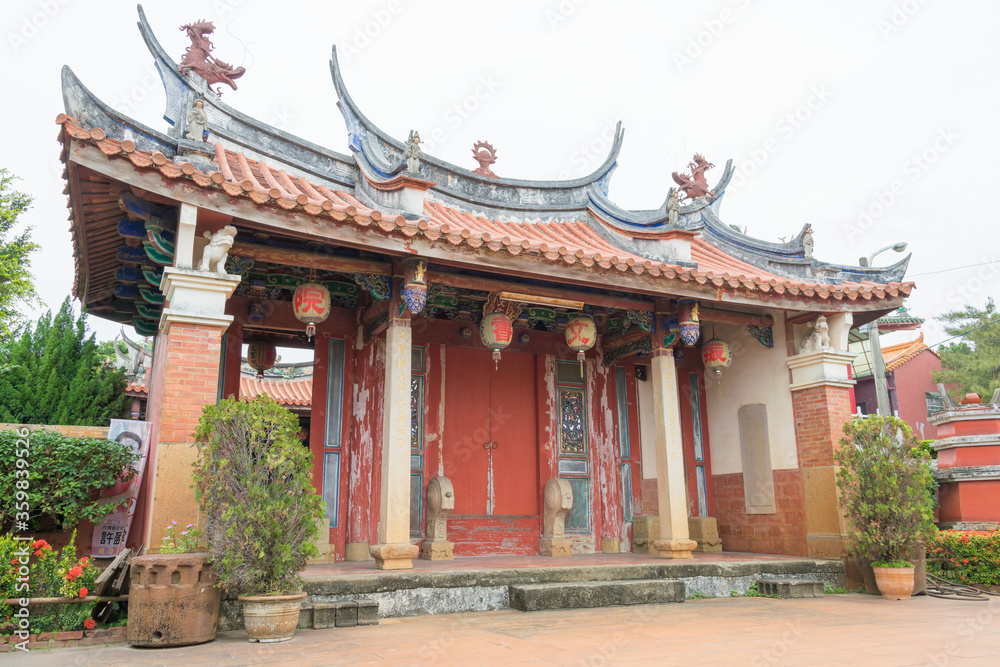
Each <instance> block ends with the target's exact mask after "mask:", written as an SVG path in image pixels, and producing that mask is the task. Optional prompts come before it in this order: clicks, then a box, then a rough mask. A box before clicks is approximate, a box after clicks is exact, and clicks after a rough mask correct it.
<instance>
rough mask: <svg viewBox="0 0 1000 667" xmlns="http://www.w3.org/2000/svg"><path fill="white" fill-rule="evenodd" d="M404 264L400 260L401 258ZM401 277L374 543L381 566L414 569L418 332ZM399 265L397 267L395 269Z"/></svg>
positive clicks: (388, 358)
mask: <svg viewBox="0 0 1000 667" xmlns="http://www.w3.org/2000/svg"><path fill="white" fill-rule="evenodd" d="M397 262H398V261H397ZM398 264H399V271H398V274H399V275H398V276H394V277H393V290H392V295H393V296H392V301H390V302H389V325H388V327H387V328H386V331H385V398H384V401H383V410H382V493H381V501H382V502H381V504H380V506H379V524H378V544H374V545H372V547H371V555H372V557H373V558H374V559H375V567H376V568H378V569H380V570H405V569H411V568H412V567H413V559H414V558H416V557H417V554H418V553H419V549H418V548H417V546H416V545H411V544H410V360H411V358H412V357H411V346H412V338H413V334H412V331H411V329H410V317H409V312H408V311H405V309H404V308H402V307H401V306H402V300H401V299H400V297H399V287H400V283H401V282H402V263H401V262H398ZM395 268H396V267H394V269H395ZM394 273H397V271H395V270H394Z"/></svg>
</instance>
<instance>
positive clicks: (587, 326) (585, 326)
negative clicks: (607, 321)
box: [566, 315, 597, 363]
mask: <svg viewBox="0 0 1000 667" xmlns="http://www.w3.org/2000/svg"><path fill="white" fill-rule="evenodd" d="M595 342H597V325H596V324H594V318H592V317H591V316H590V315H577V316H575V317H573V318H572V319H571V320H570V321H569V322H568V323H567V324H566V344H567V345H569V347H570V349H572V350H576V358H577V361H579V362H580V363H583V355H584V353H585V352H586V351H587V350H589V349H590V348H592V347H594V343H595Z"/></svg>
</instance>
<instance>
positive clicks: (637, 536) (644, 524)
mask: <svg viewBox="0 0 1000 667" xmlns="http://www.w3.org/2000/svg"><path fill="white" fill-rule="evenodd" d="M658 539H660V517H658V516H656V515H655V514H643V515H641V516H636V517H633V518H632V553H636V554H655V553H656V549H654V548H653V542H655V541H656V540H658Z"/></svg>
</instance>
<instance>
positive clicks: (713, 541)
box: [688, 516, 722, 553]
mask: <svg viewBox="0 0 1000 667" xmlns="http://www.w3.org/2000/svg"><path fill="white" fill-rule="evenodd" d="M688 535H689V536H690V537H691V539H692V540H694V541H695V542H697V543H698V546H697V547H695V551H699V552H701V553H719V552H721V551H722V538H721V537H719V524H718V522H717V521H716V520H715V517H711V516H692V517H688Z"/></svg>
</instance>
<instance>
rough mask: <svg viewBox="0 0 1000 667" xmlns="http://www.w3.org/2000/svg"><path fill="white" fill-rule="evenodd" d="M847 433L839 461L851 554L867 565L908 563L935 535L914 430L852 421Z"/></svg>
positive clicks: (895, 423)
mask: <svg viewBox="0 0 1000 667" xmlns="http://www.w3.org/2000/svg"><path fill="white" fill-rule="evenodd" d="M844 434H845V436H846V437H844V438H842V439H841V440H840V445H841V447H840V449H839V450H838V451H837V455H836V459H837V463H838V464H839V465H840V466H841V469H840V471H839V472H838V473H837V486H838V487H839V488H840V493H841V505H842V507H843V509H844V512H845V514H846V516H847V521H848V545H847V548H848V552H849V554H850V555H851V556H854V557H856V558H866V559H868V560H869V561H884V562H889V563H895V562H899V561H905V560H907V559H908V558H909V557H910V554H911V552H912V551H913V547H914V545H915V544H917V543H919V542H925V543H926V542H928V541H929V540H930V538H931V537H932V536H933V534H934V530H935V529H934V524H933V518H934V500H933V498H932V497H931V494H930V489H931V488H932V477H931V471H930V466H929V465H928V463H927V455H926V453H925V452H922V451H919V450H917V451H915V450H914V447H915V446H916V445H917V441H916V438H914V437H913V433H912V432H911V431H910V427H909V426H908V425H907V424H906V422H904V421H902V420H900V419H897V418H895V417H879V416H870V417H866V418H864V419H856V420H852V421H850V422H847V423H846V424H844Z"/></svg>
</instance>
